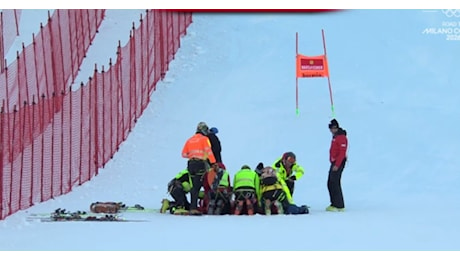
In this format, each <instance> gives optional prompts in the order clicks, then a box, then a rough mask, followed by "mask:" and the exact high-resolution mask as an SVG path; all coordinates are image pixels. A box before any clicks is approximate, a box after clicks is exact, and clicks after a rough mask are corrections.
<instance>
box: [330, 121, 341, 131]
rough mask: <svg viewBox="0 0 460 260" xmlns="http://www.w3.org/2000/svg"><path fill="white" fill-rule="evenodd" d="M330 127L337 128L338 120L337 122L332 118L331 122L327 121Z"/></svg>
mask: <svg viewBox="0 0 460 260" xmlns="http://www.w3.org/2000/svg"><path fill="white" fill-rule="evenodd" d="M332 127H337V128H339V122H337V120H335V119H332V120H331V122H330V123H329V129H331V128H332Z"/></svg>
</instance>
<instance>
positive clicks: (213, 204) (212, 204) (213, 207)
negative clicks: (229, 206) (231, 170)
mask: <svg viewBox="0 0 460 260" xmlns="http://www.w3.org/2000/svg"><path fill="white" fill-rule="evenodd" d="M222 176H224V170H223V169H221V168H219V169H218V170H217V171H216V176H215V177H214V180H213V182H212V185H211V190H212V192H213V194H214V197H213V198H210V201H209V205H208V215H220V214H221V212H222V210H223V208H224V207H225V205H224V204H225V203H224V201H223V200H222V199H219V200H218V199H217V198H218V196H217V190H218V188H219V183H220V181H221V180H222Z"/></svg>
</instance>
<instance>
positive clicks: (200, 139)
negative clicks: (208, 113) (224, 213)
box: [182, 122, 216, 215]
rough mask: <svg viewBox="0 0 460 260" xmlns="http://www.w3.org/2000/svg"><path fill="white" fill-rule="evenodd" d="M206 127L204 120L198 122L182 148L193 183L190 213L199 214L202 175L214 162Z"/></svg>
mask: <svg viewBox="0 0 460 260" xmlns="http://www.w3.org/2000/svg"><path fill="white" fill-rule="evenodd" d="M208 129H209V128H208V125H206V123H205V122H200V123H198V126H197V128H196V132H195V134H194V135H193V136H192V137H190V138H189V139H187V141H186V142H185V144H184V147H183V148H182V157H183V158H187V159H188V161H187V170H188V171H189V173H190V177H191V179H192V185H193V186H192V189H191V190H190V215H201V212H200V211H199V210H198V195H199V194H200V188H201V186H202V185H203V175H204V174H205V173H206V172H207V171H208V169H209V164H215V163H216V158H215V157H214V154H213V153H212V149H211V143H210V142H209V138H208V137H207V134H208ZM208 162H209V163H208Z"/></svg>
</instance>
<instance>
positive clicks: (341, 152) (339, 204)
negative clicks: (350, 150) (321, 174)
mask: <svg viewBox="0 0 460 260" xmlns="http://www.w3.org/2000/svg"><path fill="white" fill-rule="evenodd" d="M329 130H330V131H331V133H332V142H331V148H330V149H329V161H330V162H331V166H330V168H329V176H328V179H327V189H328V190H329V198H330V201H331V205H329V206H328V207H327V208H326V210H327V211H334V212H337V211H339V212H341V211H345V203H344V201H343V193H342V184H341V179H342V172H343V169H344V167H345V163H346V161H347V147H348V139H347V131H345V130H343V129H342V128H341V127H340V126H339V122H337V120H336V119H332V120H331V122H330V124H329Z"/></svg>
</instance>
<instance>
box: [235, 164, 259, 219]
mask: <svg viewBox="0 0 460 260" xmlns="http://www.w3.org/2000/svg"><path fill="white" fill-rule="evenodd" d="M259 187H260V179H259V175H257V173H256V172H255V171H253V170H251V168H250V167H249V166H247V165H243V166H242V167H241V170H239V171H238V172H237V173H236V174H235V176H234V177H233V193H234V194H235V211H234V213H233V214H234V215H240V214H247V215H254V214H255V213H256V212H257V211H258V208H257V203H258V194H259Z"/></svg>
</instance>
